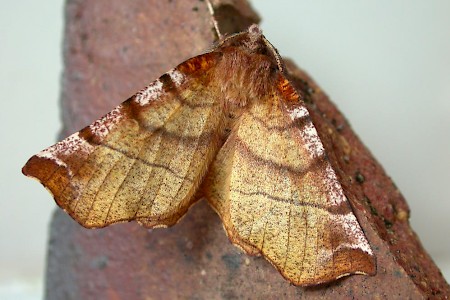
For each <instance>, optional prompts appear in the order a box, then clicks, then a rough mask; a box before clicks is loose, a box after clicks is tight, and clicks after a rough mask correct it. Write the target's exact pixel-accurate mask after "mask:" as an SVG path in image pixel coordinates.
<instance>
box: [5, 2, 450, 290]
mask: <svg viewBox="0 0 450 300" xmlns="http://www.w3.org/2000/svg"><path fill="white" fill-rule="evenodd" d="M253 2H254V7H255V9H256V10H257V11H259V13H260V14H261V16H262V17H263V19H264V21H263V23H262V28H263V30H264V32H265V34H266V36H267V37H268V39H269V40H270V41H271V42H272V43H273V44H274V45H275V46H276V47H277V48H278V49H279V51H280V53H281V54H282V55H284V56H288V57H291V58H293V59H294V60H295V61H296V62H297V63H298V65H300V66H301V67H302V68H304V69H306V70H307V71H308V72H309V73H310V74H311V75H312V76H313V78H315V79H316V80H317V82H318V83H319V84H320V85H321V87H322V88H323V89H324V90H325V91H326V92H327V94H328V95H330V97H331V98H332V100H333V101H334V102H335V103H337V105H338V107H339V108H340V109H341V110H342V111H343V112H344V114H345V115H346V117H347V118H348V119H349V121H350V122H351V124H352V125H353V128H354V129H355V131H356V132H357V133H358V134H359V136H360V137H361V139H362V140H363V141H364V142H365V143H366V145H367V146H368V148H369V149H371V151H372V153H373V154H374V155H375V156H376V157H377V158H378V159H379V161H380V162H381V163H382V165H383V166H384V168H385V169H386V170H387V172H388V174H390V176H391V177H392V178H393V180H394V181H395V183H396V184H397V185H398V187H399V189H400V190H401V191H402V193H403V194H404V196H405V197H406V199H407V200H408V202H409V205H410V207H411V212H412V213H411V224H412V226H413V228H414V230H415V231H416V232H417V233H418V235H419V237H420V238H421V240H422V242H423V245H424V246H425V248H426V249H427V250H428V251H429V253H430V254H431V256H432V257H433V258H434V260H435V261H436V263H437V264H438V265H439V266H440V268H441V269H442V271H443V273H444V275H445V276H446V278H447V280H449V279H450V234H449V232H450V224H449V222H448V221H449V216H450V197H449V186H450V175H449V174H450V18H449V17H448V13H449V12H450V1H446V0H442V1H438V0H435V1H424V0H422V1H418V0H410V1H400V0H395V1H392V0H377V1H370V2H369V1H364V4H363V3H362V1H356V0H354V1H350V0H345V1H344V0H340V1H331V0H328V1H315V2H314V3H313V2H312V1H282V0H279V1H253ZM319 2H320V3H319ZM62 30H63V1H62V0H46V1H35V0H20V1H6V0H0V97H1V101H2V103H3V106H2V109H1V110H0V122H1V127H0V128H1V129H0V130H1V131H0V132H1V135H0V138H1V140H2V141H3V142H2V145H1V149H2V152H1V157H0V167H1V168H0V170H1V171H0V187H1V198H0V237H1V239H0V243H1V244H0V245H1V246H0V298H1V299H40V298H41V297H42V287H43V274H44V273H43V272H44V266H45V251H46V249H45V247H46V242H47V230H48V224H49V220H50V215H51V213H52V211H53V209H54V207H55V205H54V204H53V200H52V198H51V197H50V195H49V194H48V193H47V192H46V190H45V189H43V188H42V187H41V186H40V185H39V184H38V183H36V182H34V181H32V180H29V179H26V178H25V177H23V176H22V175H21V173H20V168H21V167H22V165H23V164H24V163H25V162H26V160H27V159H28V158H29V157H30V156H31V155H32V154H34V153H36V152H37V151H39V150H41V149H43V148H45V147H46V146H49V145H50V144H52V143H53V142H54V141H55V139H56V135H57V133H58V130H59V129H60V127H61V125H60V118H59V108H58V97H59V88H60V87H59V83H60V74H61V69H62V59H61V52H62V50H61V46H62ZM150 79H151V78H149V80H150Z"/></svg>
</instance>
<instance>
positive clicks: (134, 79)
mask: <svg viewBox="0 0 450 300" xmlns="http://www.w3.org/2000/svg"><path fill="white" fill-rule="evenodd" d="M215 3H226V6H224V7H223V9H221V10H220V13H218V17H219V18H220V22H222V23H223V24H224V25H223V26H224V28H226V29H225V30H236V29H238V28H243V26H247V25H248V23H249V22H250V23H251V21H252V20H257V19H256V16H255V15H254V14H252V12H251V10H249V8H248V7H247V6H246V5H245V2H244V1H238V0H236V1H231V0H229V1H215ZM230 20H231V21H230ZM210 21H211V19H210V16H209V13H208V11H207V8H206V5H205V2H204V1H199V0H190V1H184V0H183V1H175V0H174V1H160V0H152V1H151V0H134V1H121V0H96V1H87V0H70V1H68V2H67V5H66V31H65V41H64V62H65V71H64V76H63V91H62V108H63V119H64V124H65V128H64V130H63V134H62V135H67V134H68V133H71V132H74V131H76V130H78V129H80V128H82V127H83V126H85V125H87V124H89V123H90V122H91V121H92V120H94V119H96V118H98V117H99V116H101V115H103V114H104V113H106V112H107V111H109V110H110V109H112V108H113V107H114V106H116V105H117V104H119V103H120V102H121V101H123V100H124V99H126V98H128V97H129V96H130V95H132V94H133V93H134V92H136V91H137V90H139V89H140V88H142V87H144V86H145V85H146V84H148V83H149V82H151V81H152V80H154V79H155V78H157V77H158V76H159V75H160V74H162V73H163V72H165V71H167V70H169V69H170V68H172V67H174V66H175V65H177V64H178V63H180V62H182V61H183V60H185V59H187V58H189V57H191V56H194V55H197V54H200V53H202V52H203V51H205V50H206V49H208V48H209V47H211V44H212V43H213V41H214V38H215V36H214V31H213V28H212V26H211V23H210ZM275 46H276V45H275ZM290 69H291V70H292V73H293V81H294V82H295V84H296V85H297V87H298V89H299V90H301V91H302V93H303V94H304V96H305V99H306V100H307V103H308V106H309V108H310V111H311V113H312V117H313V120H314V122H315V124H316V126H317V128H318V131H319V134H320V135H321V137H322V138H323V140H324V144H325V147H326V148H327V150H328V153H330V159H331V161H332V163H333V165H334V167H335V168H336V169H337V170H338V175H339V176H340V178H341V180H342V182H343V183H344V187H345V190H346V193H347V195H348V197H349V198H350V200H351V203H352V205H353V207H354V211H355V213H356V215H357V217H358V219H359V221H360V223H361V226H362V227H363V229H364V230H365V232H366V235H367V237H368V239H369V241H370V243H371V245H372V246H373V248H374V251H375V254H376V255H377V264H378V273H377V275H376V276H373V277H367V276H350V277H348V278H345V279H342V280H339V281H337V282H335V283H333V284H330V285H327V286H320V287H315V288H308V289H304V288H299V287H294V286H292V285H290V284H289V283H288V282H287V281H285V280H284V279H283V278H282V277H281V276H280V275H279V273H278V272H277V271H276V270H275V269H274V268H273V267H272V266H270V264H269V263H268V262H266V261H265V260H264V259H262V258H256V257H249V256H247V255H245V254H242V253H241V252H240V251H239V250H238V249H237V248H235V247H234V246H232V245H231V244H230V242H229V241H228V239H227V237H226V235H225V232H224V231H223V229H222V225H221V223H220V220H219V218H218V217H217V216H216V215H215V213H214V212H213V211H212V209H210V208H209V207H208V205H207V204H206V203H205V202H203V201H202V202H200V203H198V204H197V205H195V206H194V207H192V208H191V209H190V211H189V212H188V214H187V216H186V217H185V218H183V219H182V220H181V221H180V222H179V223H178V224H177V225H175V226H174V227H172V228H169V229H155V230H147V229H145V228H142V227H140V226H139V225H138V224H136V223H127V224H118V225H114V226H111V227H108V228H106V229H98V230H88V229H84V228H82V227H81V226H79V225H78V224H77V223H75V222H74V221H72V220H71V219H70V218H69V216H67V215H65V214H64V213H63V212H62V211H60V210H58V211H57V212H56V213H55V215H54V218H53V221H52V224H51V237H50V241H49V253H48V268H47V283H46V298H47V299H180V298H181V299H183V298H187V299H274V298H281V299H303V298H307V297H309V298H321V299H322V298H323V299H342V298H348V299H351V298H355V299H363V298H375V299H388V298H389V299H393V298H399V299H425V298H433V297H434V298H445V297H446V295H447V296H448V295H449V294H450V289H449V286H448V284H447V283H446V282H445V280H444V279H443V277H442V275H441V274H440V273H439V270H438V269H437V267H436V266H435V265H434V264H433V262H432V261H431V259H430V257H429V255H428V254H427V253H426V252H425V251H424V250H423V248H422V247H421V245H420V242H419V240H418V239H417V237H416V235H415V234H414V232H413V231H412V230H411V228H410V226H409V223H408V214H409V209H408V206H407V204H406V202H405V200H404V198H403V197H402V195H401V194H400V192H399V191H398V190H397V189H396V187H395V186H394V185H393V183H392V181H391V180H390V179H389V177H388V176H387V175H386V174H385V173H384V171H383V169H382V167H381V166H380V165H379V164H378V163H377V162H376V161H375V160H374V158H373V157H372V156H371V154H370V153H369V151H368V150H367V149H366V148H365V147H364V146H363V145H362V144H361V142H360V141H359V139H358V138H357V137H356V135H355V134H354V132H353V131H352V130H351V128H350V127H349V125H348V124H347V122H346V120H345V119H344V117H343V116H342V115H341V114H340V112H339V111H337V109H336V108H335V107H334V105H333V104H332V103H331V102H330V101H329V100H328V98H327V96H326V95H325V94H324V93H323V92H322V91H321V90H320V88H319V87H318V86H317V85H316V84H315V83H314V82H313V81H312V80H311V79H310V78H309V77H308V76H307V75H306V74H305V73H303V72H302V71H300V70H298V69H295V67H291V68H290Z"/></svg>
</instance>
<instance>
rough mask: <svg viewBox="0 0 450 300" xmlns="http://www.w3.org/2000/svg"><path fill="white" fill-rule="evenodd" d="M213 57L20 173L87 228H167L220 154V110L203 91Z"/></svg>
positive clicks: (168, 77)
mask: <svg viewBox="0 0 450 300" xmlns="http://www.w3.org/2000/svg"><path fill="white" fill-rule="evenodd" d="M215 63H216V57H215V56H214V53H209V54H205V55H201V56H198V57H195V58H192V59H190V60H188V61H186V62H184V63H182V64H181V65H179V66H178V67H177V68H175V69H174V70H172V71H170V72H168V73H167V74H165V75H163V76H161V78H159V79H158V80H156V81H155V82H153V83H152V84H150V85H149V86H148V87H147V88H146V89H144V90H142V91H140V92H139V93H137V94H136V95H134V96H133V97H131V98H130V99H128V100H127V101H125V102H123V103H122V104H121V105H119V106H118V107H116V108H115V109H114V110H113V111H111V112H110V113H108V114H107V115H105V116H104V117H102V118H101V119H99V120H97V121H95V122H94V123H93V124H91V125H90V126H87V127H86V128H84V129H83V130H81V131H79V132H77V133H75V134H73V135H71V136H69V137H68V138H66V139H65V140H63V141H61V142H59V143H57V144H55V145H53V146H51V147H49V148H47V149H45V150H43V151H42V152H40V153H38V154H37V155H35V156H33V157H32V158H31V159H30V160H29V161H28V162H27V163H26V165H25V166H24V168H23V173H24V174H25V175H27V176H30V177H34V178H36V179H38V180H39V181H40V182H41V183H42V184H43V185H44V186H45V187H46V188H47V189H48V190H49V191H50V192H51V193H52V194H53V196H54V198H55V200H56V202H57V204H58V205H59V206H60V207H61V208H63V209H64V210H65V211H67V212H68V213H69V214H70V215H71V216H72V217H73V218H74V219H75V220H76V221H78V222H79V223H80V224H81V225H83V226H85V227H104V226H107V225H109V224H111V223H115V222H120V221H129V220H133V219H136V220H137V221H139V222H140V223H142V224H143V225H145V226H148V227H155V226H156V227H159V226H169V225H172V224H174V223H176V221H177V220H178V219H179V218H180V217H181V216H182V215H183V214H184V213H185V212H186V210H187V209H188V208H189V206H190V205H191V204H192V203H193V202H194V201H195V200H196V199H194V197H193V196H194V193H195V192H196V190H197V188H198V185H199V183H200V182H201V180H202V179H203V177H204V174H205V173H206V170H207V168H208V166H209V164H210V162H211V160H212V159H213V157H214V156H215V154H216V152H217V150H218V147H219V145H218V144H219V143H218V141H219V135H220V133H219V130H220V128H221V125H220V123H221V118H220V116H221V115H223V113H222V109H223V105H222V103H221V102H220V100H219V99H218V95H220V93H218V92H216V91H214V87H211V86H208V87H206V86H207V85H208V80H210V70H211V67H213V66H214V64H215Z"/></svg>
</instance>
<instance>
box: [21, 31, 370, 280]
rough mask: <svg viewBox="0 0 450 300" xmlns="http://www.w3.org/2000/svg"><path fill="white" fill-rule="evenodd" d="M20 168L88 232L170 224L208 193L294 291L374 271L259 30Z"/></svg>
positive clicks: (188, 65) (251, 249)
mask: <svg viewBox="0 0 450 300" xmlns="http://www.w3.org/2000/svg"><path fill="white" fill-rule="evenodd" d="M23 173H24V174H25V175H27V176H30V177H34V178H36V179H38V180H39V181H40V182H41V183H42V184H43V185H44V186H45V187H46V188H47V189H48V190H49V191H50V192H51V193H52V195H53V197H54V198H55V200H56V202H57V204H58V205H59V206H60V207H61V208H62V209H63V210H65V211H66V212H67V213H68V214H69V215H70V216H71V217H72V218H73V219H75V220H76V221H77V222H78V223H80V224H81V225H82V226H84V227H87V228H98V227H105V226H108V225H110V224H113V223H117V222H125V221H131V220H136V221H137V222H139V223H140V224H141V225H143V226H145V227H148V228H155V227H167V226H171V225H174V224H175V223H177V221H178V220H179V219H180V217H182V216H183V215H184V214H185V213H186V212H187V210H188V208H189V207H190V206H191V205H192V204H194V203H195V202H196V201H197V200H199V199H201V198H205V199H206V200H207V201H208V203H209V204H210V205H211V206H212V208H213V209H214V210H215V211H216V212H217V214H218V215H219V216H220V218H221V219H222V222H223V225H224V228H225V230H226V233H227V235H228V237H229V239H230V241H231V242H232V243H233V244H235V245H236V246H238V247H239V248H241V249H243V250H244V251H245V252H246V253H248V254H250V255H262V256H263V257H264V258H266V259H267V260H268V261H270V263H271V264H272V265H273V266H274V267H275V268H276V269H277V270H278V271H279V272H280V273H281V274H282V275H283V276H284V277H285V278H286V279H287V280H289V281H290V282H292V283H293V284H295V285H302V286H307V285H316V284H320V283H325V282H329V281H333V280H335V279H337V278H340V277H343V276H346V275H350V274H374V273H375V270H376V265H375V257H374V255H373V252H372V249H371V247H370V245H369V243H368V241H367V239H366V237H365V235H364V233H363V231H362V229H361V227H360V225H359V223H358V221H357V219H356V217H355V215H354V214H353V212H352V208H351V206H350V203H349V201H348V199H347V198H346V196H345V195H344V192H343V188H342V186H341V184H340V183H339V181H338V179H337V176H336V173H335V171H334V170H333V168H332V166H331V164H330V162H329V160H328V158H327V155H326V151H325V149H324V147H323V144H322V142H321V140H320V137H319V135H318V133H317V131H316V129H315V126H314V124H313V123H312V121H311V118H310V116H309V112H308V109H307V108H306V106H305V104H304V102H303V100H302V98H301V97H300V94H299V93H298V92H297V91H296V90H295V88H294V87H293V85H292V84H291V83H290V82H289V80H288V78H287V75H286V72H285V68H284V65H283V61H282V59H281V58H280V56H279V54H278V52H277V51H276V49H275V48H274V47H273V46H272V45H271V44H270V43H269V42H268V41H267V40H266V38H265V37H264V36H263V35H262V33H261V31H260V29H259V27H258V26H257V25H252V26H251V27H250V28H249V29H248V31H246V32H242V33H238V34H235V35H232V36H229V37H226V38H223V39H221V41H220V42H219V44H218V45H217V46H216V47H214V49H213V50H211V51H210V52H207V53H205V54H202V55H199V56H196V57H193V58H191V59H188V60H187V61H185V62H183V63H181V64H180V65H178V66H177V67H176V68H174V69H172V70H171V71H169V72H168V73H166V74H164V75H162V76H161V77H160V78H159V79H157V80H156V81H154V82H153V83H151V84H150V85H149V86H147V87H146V88H144V89H143V90H141V91H139V92H138V93H136V94H135V95H133V96H132V97H130V98H129V99H128V100H126V101H125V102H123V103H122V104H120V105H119V106H117V107H116V108H115V109H113V110H112V111H111V112H110V113H108V114H106V115H105V116H104V117H102V118H100V119H99V120H97V121H95V122H94V123H92V124H91V125H89V126H87V127H85V128H84V129H82V130H81V131H79V132H77V133H75V134H72V135H71V136H69V137H67V138H66V139H64V140H62V141H60V142H58V143H56V144H55V145H53V146H51V147H49V148H47V149H45V150H43V151H41V152H39V153H38V154H36V155H35V156H33V157H31V159H30V160H29V161H28V162H27V163H26V165H25V166H24V168H23Z"/></svg>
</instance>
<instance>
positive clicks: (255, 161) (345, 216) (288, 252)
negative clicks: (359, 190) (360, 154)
mask: <svg viewBox="0 0 450 300" xmlns="http://www.w3.org/2000/svg"><path fill="white" fill-rule="evenodd" d="M278 87H279V88H278V89H277V90H275V91H272V92H269V93H267V97H266V98H265V99H259V101H254V102H253V105H252V106H251V107H249V108H248V110H246V111H245V112H244V113H243V115H242V116H241V119H240V123H239V126H238V127H237V128H236V130H235V131H234V132H233V133H232V134H231V136H230V137H229V138H228V140H227V141H226V143H225V145H224V146H223V147H222V148H221V150H220V151H219V153H218V155H217V158H216V160H215V161H214V163H213V165H212V167H211V168H210V170H211V171H210V173H209V174H208V179H207V184H206V187H207V190H208V192H207V195H208V196H207V198H208V200H209V202H210V203H211V205H212V206H213V207H214V208H215V210H216V211H217V213H218V214H219V215H220V216H221V218H222V220H223V223H224V227H225V229H226V231H227V233H228V236H229V238H230V240H231V241H232V242H233V243H234V244H236V245H237V246H239V247H240V248H242V249H244V250H245V251H246V252H247V253H249V254H253V255H258V254H262V255H263V256H264V257H265V258H267V259H268V260H269V261H270V262H271V263H272V264H273V265H274V266H275V267H276V268H277V269H278V270H279V271H280V272H281V273H282V275H283V276H284V277H285V278H287V279H288V280H290V281H291V282H292V283H294V284H297V285H313V284H318V283H323V282H328V281H330V280H333V279H337V278H339V277H342V276H345V275H349V274H352V273H353V274H354V273H360V274H373V273H374V270H375V269H374V260H373V257H372V250H371V248H370V246H369V244H368V242H367V240H366V238H365V236H364V233H363V231H362V230H361V227H360V226H359V223H358V221H357V219H356V217H355V215H354V214H353V212H352V209H351V207H350V205H349V203H348V200H347V199H346V197H345V195H344V193H343V190H342V187H341V185H340V183H339V182H338V180H337V178H336V174H335V172H334V170H333V169H332V167H331V165H330V163H329V161H328V160H327V158H326V156H325V153H324V148H323V146H322V143H321V141H320V139H319V136H318V134H317V132H316V130H315V128H314V125H313V124H312V122H311V119H310V117H309V113H308V110H307V109H306V107H305V106H304V104H303V102H302V101H299V99H298V96H296V93H295V91H293V89H292V87H290V84H289V83H288V82H287V80H285V79H283V78H281V79H280V82H279V85H278ZM295 98H297V99H295Z"/></svg>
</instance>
